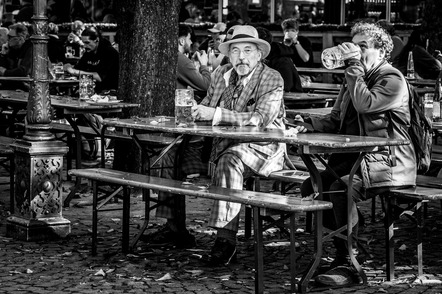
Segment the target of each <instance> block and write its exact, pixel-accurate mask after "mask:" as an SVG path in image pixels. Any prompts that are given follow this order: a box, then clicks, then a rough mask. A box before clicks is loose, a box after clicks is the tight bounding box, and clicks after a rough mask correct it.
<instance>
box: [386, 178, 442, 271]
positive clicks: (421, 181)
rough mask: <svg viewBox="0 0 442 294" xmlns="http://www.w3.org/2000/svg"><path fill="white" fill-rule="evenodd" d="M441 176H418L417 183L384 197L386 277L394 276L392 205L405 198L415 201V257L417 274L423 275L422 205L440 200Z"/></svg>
mask: <svg viewBox="0 0 442 294" xmlns="http://www.w3.org/2000/svg"><path fill="white" fill-rule="evenodd" d="M441 180H442V179H441V178H436V177H429V176H418V177H417V181H416V183H417V185H416V186H415V187H411V188H406V189H395V190H391V191H390V192H388V193H387V194H386V195H384V196H385V199H386V217H385V230H386V234H385V235H386V261H387V269H386V270H387V279H388V280H391V279H393V277H394V246H395V242H394V216H393V207H394V206H395V204H396V202H397V200H406V201H410V202H413V203H415V213H414V215H415V220H416V237H417V259H418V275H419V276H421V275H423V257H422V231H423V227H424V218H423V214H422V207H423V206H424V204H425V203H426V202H429V201H437V200H439V201H442V183H441Z"/></svg>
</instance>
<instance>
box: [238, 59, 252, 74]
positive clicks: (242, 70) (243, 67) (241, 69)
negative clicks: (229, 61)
mask: <svg viewBox="0 0 442 294" xmlns="http://www.w3.org/2000/svg"><path fill="white" fill-rule="evenodd" d="M235 70H236V72H237V73H238V75H239V76H245V75H247V74H249V73H250V65H249V64H246V63H243V62H241V63H239V64H237V65H236V66H235Z"/></svg>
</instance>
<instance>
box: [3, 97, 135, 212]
mask: <svg viewBox="0 0 442 294" xmlns="http://www.w3.org/2000/svg"><path fill="white" fill-rule="evenodd" d="M28 97H29V93H28V92H23V91H12V90H0V107H2V108H4V107H10V108H12V110H13V114H12V115H13V116H14V115H17V113H18V112H19V111H20V110H25V109H26V107H27V104H28ZM51 105H52V107H54V108H55V109H56V110H58V111H60V112H61V113H62V115H63V117H64V118H65V119H66V120H67V121H68V122H69V124H70V125H71V127H72V128H73V130H74V135H75V141H76V160H75V163H76V167H77V168H81V149H82V140H81V132H80V130H79V127H78V125H77V123H76V118H75V116H78V115H84V114H104V113H107V114H108V113H121V112H122V111H123V109H125V108H134V107H139V104H135V103H124V102H118V103H95V104H91V103H88V102H85V101H80V100H79V99H77V98H72V97H66V96H64V97H61V96H51ZM85 121H86V122H87V123H88V124H89V127H91V128H92V129H93V130H94V131H95V133H96V134H97V137H100V138H101V130H99V129H97V127H96V126H94V125H92V124H90V123H89V121H88V120H85ZM79 186H80V183H79V181H76V186H75V188H74V189H72V190H71V193H70V194H69V195H68V197H66V199H65V201H64V206H69V202H70V200H71V198H72V197H73V196H74V194H75V191H76V190H77V189H78V188H79Z"/></svg>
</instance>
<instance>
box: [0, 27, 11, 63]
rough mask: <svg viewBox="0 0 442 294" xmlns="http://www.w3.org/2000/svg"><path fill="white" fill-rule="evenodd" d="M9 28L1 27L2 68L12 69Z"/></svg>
mask: <svg viewBox="0 0 442 294" xmlns="http://www.w3.org/2000/svg"><path fill="white" fill-rule="evenodd" d="M8 33H9V30H8V28H4V27H0V67H4V68H10V67H11V60H10V59H9V58H8V51H9V48H8Z"/></svg>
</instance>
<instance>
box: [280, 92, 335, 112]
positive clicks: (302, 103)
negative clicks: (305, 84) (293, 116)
mask: <svg viewBox="0 0 442 294" xmlns="http://www.w3.org/2000/svg"><path fill="white" fill-rule="evenodd" d="M283 98H284V104H285V105H286V106H287V107H288V108H300V107H311V106H312V105H324V106H325V107H327V106H329V104H333V103H334V102H335V101H336V98H338V95H337V94H319V93H318V94H317V93H293V92H284V96H283Z"/></svg>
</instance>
